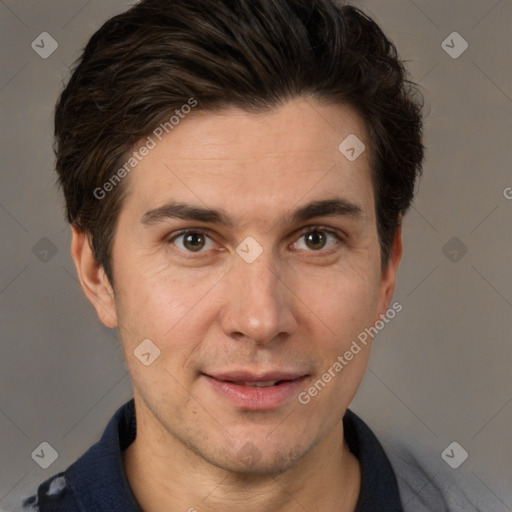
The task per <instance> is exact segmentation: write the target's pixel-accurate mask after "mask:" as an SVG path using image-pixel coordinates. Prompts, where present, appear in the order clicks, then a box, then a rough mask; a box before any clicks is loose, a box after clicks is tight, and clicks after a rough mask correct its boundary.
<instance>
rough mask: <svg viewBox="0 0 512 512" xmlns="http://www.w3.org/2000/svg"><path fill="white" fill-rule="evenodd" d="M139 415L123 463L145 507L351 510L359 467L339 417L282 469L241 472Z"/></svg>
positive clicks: (168, 511)
mask: <svg viewBox="0 0 512 512" xmlns="http://www.w3.org/2000/svg"><path fill="white" fill-rule="evenodd" d="M146 421H147V419H146V418H141V417H140V416H139V415H137V431H138V432H137V438H136V439H135V441H134V442H133V443H132V444H131V445H130V446H129V447H128V448H127V449H126V450H125V452H123V464H124V467H125V471H126V475H127V478H128V482H129V484H130V487H131V489H132V492H133V494H134V495H135V498H136V499H137V501H138V503H139V505H140V506H141V508H142V509H143V510H144V512H164V511H165V512H174V511H184V512H185V511H188V512H206V511H208V512H235V511H236V512H238V511H239V510H241V509H243V510H244V512H256V511H257V512H261V511H265V512H303V511H304V510H332V511H337V512H353V511H354V510H355V506H356V503H357V498H358V495H359V490H360V482H361V476H360V467H359V462H358V460H357V459H356V458H355V456H354V455H353V454H352V453H351V452H350V450H349V448H348V446H347V444H346V442H345V441H344V438H343V424H342V422H340V423H339V425H337V426H336V428H335V429H333V430H332V431H331V432H330V433H329V434H328V435H327V436H326V437H325V438H324V439H323V440H322V441H321V442H320V443H319V444H318V445H317V446H316V447H315V448H313V450H311V452H309V453H308V454H307V455H306V456H305V457H304V458H303V459H301V461H300V462H299V463H298V464H297V465H295V466H294V467H292V468H290V469H288V470H287V471H285V472H282V473H280V474H273V475H254V474H240V473H232V472H230V471H226V470H224V469H222V468H219V467H216V466H214V465H212V464H210V463H209V462H207V461H206V460H204V459H203V458H202V457H200V456H199V455H198V454H196V453H194V452H192V450H190V449H189V448H188V447H186V446H184V445H183V444H182V443H181V442H179V441H178V440H176V439H174V438H173V436H171V435H170V434H169V433H167V432H165V433H162V435H161V436H150V435H148V433H149V432H151V429H150V428H145V427H146V425H145V423H146Z"/></svg>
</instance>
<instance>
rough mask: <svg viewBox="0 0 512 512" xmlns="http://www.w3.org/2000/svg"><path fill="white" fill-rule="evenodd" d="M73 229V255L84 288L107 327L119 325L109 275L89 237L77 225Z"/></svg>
mask: <svg viewBox="0 0 512 512" xmlns="http://www.w3.org/2000/svg"><path fill="white" fill-rule="evenodd" d="M71 229H72V232H73V236H72V239H71V256H72V257H73V261H74V262H75V267H76V270H77V273H78V278H79V280H80V284H81V285H82V290H83V291H84V293H85V295H86V296H87V298H88V299H89V301H90V302H91V304H92V305H93V306H94V309H95V310H96V313H97V314H98V317H99V319H100V320H101V321H102V322H103V323H104V324H105V325H106V326H107V327H112V328H113V327H117V314H116V307H115V300H114V290H113V288H112V286H111V284H110V282H109V280H108V278H107V275H106V274H105V271H104V270H103V267H102V266H101V265H99V263H98V262H97V261H96V258H95V257H94V254H93V251H92V248H91V244H90V241H89V237H88V236H87V235H86V234H85V233H84V232H83V231H80V230H78V229H77V228H75V227H72V228H71Z"/></svg>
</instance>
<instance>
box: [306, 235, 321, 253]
mask: <svg viewBox="0 0 512 512" xmlns="http://www.w3.org/2000/svg"><path fill="white" fill-rule="evenodd" d="M306 243H307V244H308V246H309V247H310V248H311V249H322V248H323V247H324V245H325V234H324V233H321V232H320V231H311V232H310V233H308V234H307V235H306Z"/></svg>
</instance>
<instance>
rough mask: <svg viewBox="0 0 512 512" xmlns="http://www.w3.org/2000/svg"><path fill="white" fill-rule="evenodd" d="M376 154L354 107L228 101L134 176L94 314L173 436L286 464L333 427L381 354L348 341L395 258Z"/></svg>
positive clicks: (149, 407) (379, 296)
mask: <svg viewBox="0 0 512 512" xmlns="http://www.w3.org/2000/svg"><path fill="white" fill-rule="evenodd" d="M327 121H328V122H327ZM350 134H355V135H356V136H357V137H358V139H360V140H361V141H363V142H364V143H365V144H366V148H367V149H366V150H365V151H364V152H363V153H362V154H361V155H360V156H359V157H358V158H357V159H356V160H354V161H350V160H349V159H347V158H346V157H345V156H344V155H343V154H342V153H341V152H340V150H339V149H338V147H339V145H340V143H341V142H342V141H343V140H344V139H345V138H346V137H347V136H349V135H350ZM369 147H370V146H369V141H368V136H367V133H366V130H365V127H364V125H363V122H362V121H361V119H360V118H359V116H358V115H357V114H356V113H355V112H354V111H353V110H351V109H350V108H349V107H347V106H343V105H336V106H334V105H321V104H319V103H317V102H314V101H312V100H311V101H307V102H306V101H304V100H301V101H299V100H295V101H291V102H289V103H287V104H285V105H284V106H282V107H280V108H279V109H274V110H272V111H270V112H267V113H258V114H250V113H247V112H244V111H241V110H238V109H235V108H231V109H225V110H223V111H222V112H218V113H212V112H201V113H196V114H194V115H193V116H192V115H191V116H189V117H188V118H185V119H184V120H182V121H181V122H180V124H179V126H177V127H176V128H175V129H174V130H173V131H172V132H170V133H169V134H168V135H167V136H166V137H165V138H163V140H162V141H160V142H158V143H157V145H156V147H155V148H154V149H152V150H151V151H150V152H149V154H148V155H147V156H145V157H144V158H143V159H142V161H141V162H140V163H139V164H138V165H137V167H136V168H135V169H134V170H133V171H132V172H131V174H130V176H129V177H128V178H126V179H127V183H126V186H127V188H126V190H127V195H126V199H125V201H124V203H123V208H122V212H121V214H120V217H119V221H118V225H117V231H116V236H115V240H114V245H113V252H112V258H113V259H112V261H113V269H114V294H113V296H112V298H111V301H109V300H105V301H104V302H103V304H102V305H101V307H99V306H97V308H99V309H98V312H100V309H102V310H103V311H105V310H108V309H110V310H111V318H115V320H112V321H108V322H107V321H106V323H109V325H118V326H119V327H120V332H121V337H122V341H123V348H124V353H125V357H126V361H127V366H128V369H129V371H130V374H131V377H132V381H133V387H134V394H135V399H136V405H137V407H138V410H137V412H138V414H139V415H141V416H144V417H145V425H146V426H147V428H150V429H152V430H153V432H154V434H155V436H159V437H160V438H161V440H162V442H167V443H169V444H172V443H179V445H180V446H183V447H186V448H187V449H189V450H190V451H191V452H192V453H194V454H195V456H199V457H201V458H202V459H203V460H206V461H208V462H210V463H212V464H214V465H216V466H217V467H221V468H225V469H229V470H232V471H237V472H239V471H242V472H249V471H250V472H272V471H282V470H284V469H286V468H288V467H291V466H293V465H294V464H295V463H296V462H297V461H299V460H300V459H301V458H303V457H305V456H307V455H308V454H309V453H311V452H312V451H313V449H316V448H317V447H320V446H322V443H323V442H324V441H325V440H326V439H328V437H329V435H330V433H331V432H333V431H334V430H333V429H335V428H336V427H337V426H338V425H339V424H340V421H341V418H342V416H343V414H344V412H345V410H346V408H347V407H348V405H349V403H350V401H351V400H352V398H353V396H354V394H355V392H356V389H357V387H358V385H359V383H360V381H361V379H362V376H363V373H364V369H365V366H366V363H367V359H368V355H369V349H370V343H369V342H368V343H367V345H366V346H365V345H363V344H361V343H360V342H359V346H360V350H359V352H357V353H355V352H356V349H355V348H354V345H353V342H354V340H357V336H358V334H360V333H361V332H362V331H364V329H365V328H367V327H369V326H373V325H374V324H375V322H376V320H378V319H379V315H381V314H384V313H385V312H386V309H387V308H388V306H389V302H390V300H391V296H392V293H393V286H394V280H395V272H396V266H397V263H398V258H397V257H395V258H394V259H392V260H391V261H390V263H389V264H388V266H387V267H385V269H384V271H383V272H381V261H380V248H379V239H378V233H377V228H376V216H375V206H374V205H375V200H374V191H373V186H372V180H371V173H370V161H369V156H370V155H369ZM395 256H396V255H395ZM100 316H102V317H103V318H105V315H104V313H100ZM143 340H151V343H150V344H148V343H149V342H147V341H146V342H145V343H146V344H148V345H142V347H145V348H144V350H143V352H144V353H147V352H149V353H150V354H151V355H149V356H148V355H146V356H145V359H146V362H149V361H152V362H151V364H148V365H147V366H146V365H145V364H143V363H142V362H141V361H140V360H139V359H138V358H137V357H136V355H135V354H134V351H136V352H137V350H136V349H137V347H138V346H139V345H140V344H141V342H142V341H143ZM148 347H149V350H148ZM151 347H153V348H151ZM154 347H158V350H159V351H160V352H159V355H158V357H156V359H154V360H153V357H154V356H155V355H156V352H154V350H156V349H155V348H154ZM351 347H352V348H353V349H352V354H353V357H351V358H350V359H348V357H344V354H345V353H346V352H347V351H348V352H350V351H351ZM139 350H141V349H139ZM139 355H140V353H139ZM339 356H341V358H342V360H343V361H344V364H342V363H341V361H340V358H339ZM336 362H338V365H336ZM339 365H341V366H342V369H340V366H339ZM326 374H329V375H330V378H329V377H326ZM319 380H321V381H322V383H323V385H322V384H319V383H318V381H319ZM315 383H316V386H315ZM315 390H316V392H315Z"/></svg>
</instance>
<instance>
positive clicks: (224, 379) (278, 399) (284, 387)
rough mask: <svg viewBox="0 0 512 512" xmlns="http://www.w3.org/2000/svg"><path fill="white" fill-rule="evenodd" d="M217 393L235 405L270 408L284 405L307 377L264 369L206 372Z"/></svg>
mask: <svg viewBox="0 0 512 512" xmlns="http://www.w3.org/2000/svg"><path fill="white" fill-rule="evenodd" d="M202 376H203V377H204V378H205V379H206V380H207V382H208V383H209V385H210V387H211V389H213V391H214V392H215V393H216V395H217V397H219V398H221V399H222V400H224V401H227V402H228V403H230V404H231V405H233V406H235V407H236V408H237V409H242V410H252V411H255V410H271V409H277V408H279V407H281V406H283V405H284V404H285V403H286V402H288V401H289V400H290V399H291V398H293V397H294V396H295V395H296V394H297V393H298V392H299V390H300V389H301V388H302V386H303V383H304V381H305V380H306V379H307V378H308V377H309V375H308V374H307V373H302V372H293V373H291V372H267V373H264V374H256V373H248V372H230V373H218V374H205V373H203V374H202Z"/></svg>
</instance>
